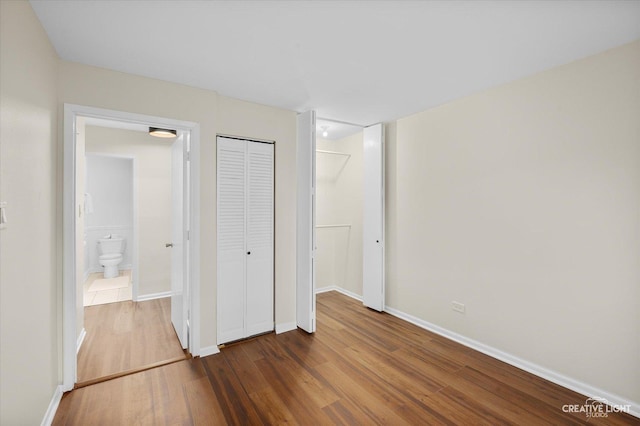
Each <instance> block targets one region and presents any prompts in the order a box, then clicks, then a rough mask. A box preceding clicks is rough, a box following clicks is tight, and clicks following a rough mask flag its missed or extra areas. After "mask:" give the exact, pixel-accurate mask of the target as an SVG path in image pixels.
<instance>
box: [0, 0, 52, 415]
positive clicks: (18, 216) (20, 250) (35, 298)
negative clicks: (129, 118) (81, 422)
mask: <svg viewBox="0 0 640 426" xmlns="http://www.w3.org/2000/svg"><path fill="white" fill-rule="evenodd" d="M56 68H57V57H56V54H55V52H54V50H53V48H52V46H51V44H50V43H49V40H48V38H47V36H46V34H45V32H44V30H43V29H42V27H41V26H40V23H39V22H38V20H37V18H36V16H35V14H34V13H33V11H32V9H31V7H30V6H29V3H27V2H13V1H12V2H9V1H1V2H0V200H2V201H6V202H7V203H8V205H7V219H8V226H7V229H4V230H1V231H0V342H1V343H0V424H3V425H17V424H39V423H40V422H41V421H42V418H43V416H44V414H45V411H46V409H47V406H48V405H49V401H50V400H51V396H52V395H53V393H54V390H55V388H56V386H57V385H58V383H59V377H60V376H59V343H60V341H61V334H60V333H59V328H58V314H59V306H58V303H57V302H58V300H59V299H58V295H59V292H60V288H59V286H58V284H59V282H60V280H59V278H58V277H59V270H58V265H59V260H60V259H58V258H57V254H56V252H57V250H56V248H57V244H56V203H57V201H58V198H57V196H56V193H55V182H56V156H57V151H56V137H57V136H56V135H57V129H56V123H57V122H58V117H57V108H56V97H57V93H56V74H57V70H56Z"/></svg>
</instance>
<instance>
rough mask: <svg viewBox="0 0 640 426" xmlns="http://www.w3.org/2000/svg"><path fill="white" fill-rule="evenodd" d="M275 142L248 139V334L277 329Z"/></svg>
mask: <svg viewBox="0 0 640 426" xmlns="http://www.w3.org/2000/svg"><path fill="white" fill-rule="evenodd" d="M273 148H274V146H273V144H270V143H260V142H248V143H247V153H248V166H249V167H248V169H247V183H248V185H247V199H248V202H247V253H250V254H248V255H247V278H246V279H247V292H246V297H247V304H246V309H247V310H246V313H247V314H246V327H247V336H252V335H254V334H259V333H264V332H267V331H271V330H273V324H274V321H273V207H274V206H273Z"/></svg>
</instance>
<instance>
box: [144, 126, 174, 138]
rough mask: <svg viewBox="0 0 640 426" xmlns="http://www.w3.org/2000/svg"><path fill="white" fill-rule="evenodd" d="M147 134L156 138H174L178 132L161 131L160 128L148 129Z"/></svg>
mask: <svg viewBox="0 0 640 426" xmlns="http://www.w3.org/2000/svg"><path fill="white" fill-rule="evenodd" d="M149 134H150V135H151V136H155V137H157V138H175V137H176V136H178V132H177V131H175V130H173V129H162V128H160V127H149Z"/></svg>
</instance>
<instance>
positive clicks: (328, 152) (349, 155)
mask: <svg viewBox="0 0 640 426" xmlns="http://www.w3.org/2000/svg"><path fill="white" fill-rule="evenodd" d="M316 152H320V153H322V154H336V155H346V156H347V157H351V154H345V153H344V152H338V151H324V150H322V149H316Z"/></svg>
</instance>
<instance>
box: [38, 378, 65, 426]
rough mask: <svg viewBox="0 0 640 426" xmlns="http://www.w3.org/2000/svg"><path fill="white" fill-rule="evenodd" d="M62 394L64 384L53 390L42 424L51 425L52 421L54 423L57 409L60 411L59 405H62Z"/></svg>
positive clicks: (44, 425) (42, 425) (43, 425)
mask: <svg viewBox="0 0 640 426" xmlns="http://www.w3.org/2000/svg"><path fill="white" fill-rule="evenodd" d="M62 394H63V392H62V385H59V386H56V389H55V391H54V392H53V396H52V397H51V402H49V407H48V408H47V411H46V412H45V413H44V418H43V419H42V423H40V425H41V426H49V425H51V423H53V419H54V418H55V416H56V411H58V405H60V400H61V399H62Z"/></svg>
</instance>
